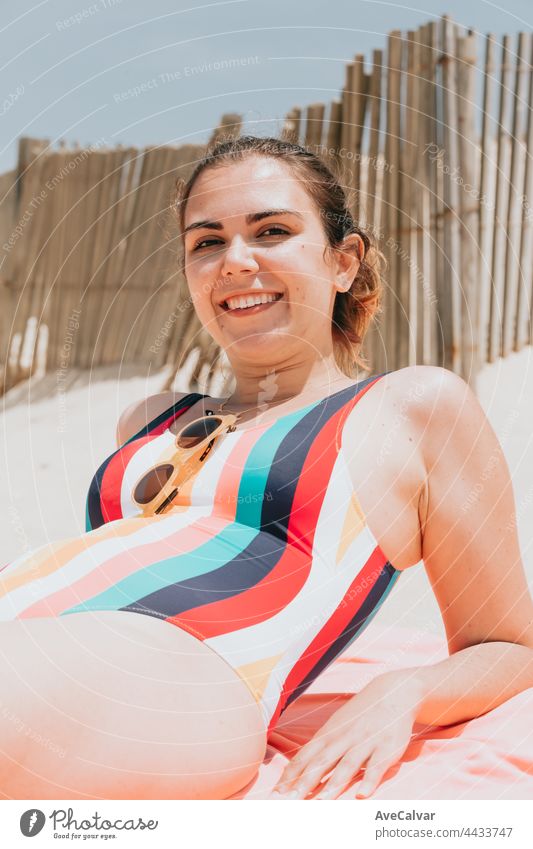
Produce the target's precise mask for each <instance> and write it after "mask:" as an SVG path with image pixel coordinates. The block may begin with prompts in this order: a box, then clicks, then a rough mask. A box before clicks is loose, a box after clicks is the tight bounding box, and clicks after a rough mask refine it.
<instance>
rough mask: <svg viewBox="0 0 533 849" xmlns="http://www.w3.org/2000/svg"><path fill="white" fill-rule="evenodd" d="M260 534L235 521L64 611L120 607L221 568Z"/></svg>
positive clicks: (77, 611)
mask: <svg viewBox="0 0 533 849" xmlns="http://www.w3.org/2000/svg"><path fill="white" fill-rule="evenodd" d="M184 530H186V529H184ZM256 536H257V531H256V530H255V528H247V527H245V526H241V525H235V524H232V525H230V526H229V527H227V528H225V529H224V531H222V532H221V533H220V534H218V535H217V536H216V537H213V539H211V540H209V542H206V543H205V544H204V545H201V546H199V547H198V548H196V549H194V550H193V551H190V552H187V553H186V554H179V555H177V556H175V557H168V558H165V559H164V560H158V561H156V562H155V563H151V564H150V566H146V567H145V568H141V569H138V570H137V571H136V572H133V574H131V575H128V576H127V577H126V578H123V579H122V580H121V581H119V582H118V583H117V584H114V586H112V587H109V588H108V589H107V590H104V592H102V593H99V594H98V595H95V596H93V597H92V598H90V599H88V600H87V601H84V602H81V603H80V604H77V605H75V606H74V607H70V608H69V609H68V610H64V611H63V614H67V613H81V612H83V611H85V610H119V609H120V608H121V607H124V606H125V605H126V604H133V603H134V602H136V601H138V600H139V599H140V598H144V596H146V595H149V594H150V593H153V592H156V591H157V590H161V589H164V588H165V587H168V586H169V585H171V584H175V583H178V582H179V581H187V580H188V579H189V578H197V577H198V576H199V575H205V574H206V573H208V572H212V571H213V570H215V569H219V568H220V567H221V566H224V564H225V563H227V562H228V560H232V559H233V558H234V557H236V556H237V554H239V553H240V552H241V551H243V550H244V549H245V548H246V547H247V546H248V545H250V543H251V542H252V541H253V540H254V538H255V537H256Z"/></svg>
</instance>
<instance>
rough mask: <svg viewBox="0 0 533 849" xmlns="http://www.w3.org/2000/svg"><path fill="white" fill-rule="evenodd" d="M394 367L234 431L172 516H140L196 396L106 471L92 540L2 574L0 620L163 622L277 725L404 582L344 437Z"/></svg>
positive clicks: (93, 511) (26, 560)
mask: <svg viewBox="0 0 533 849" xmlns="http://www.w3.org/2000/svg"><path fill="white" fill-rule="evenodd" d="M382 376H383V375H379V376H378V377H372V378H367V379H366V380H363V381H361V382H359V383H358V384H355V385H352V386H349V387H347V388H345V389H341V390H340V391H338V392H335V393H334V394H333V395H330V396H328V397H327V398H325V399H323V400H321V401H317V402H314V403H312V404H310V405H308V406H307V407H304V408H303V409H301V410H297V411H295V412H292V413H289V414H288V415H285V416H281V417H280V418H278V419H277V420H276V421H275V422H274V423H270V424H266V425H255V426H252V427H246V428H245V429H242V430H241V429H239V427H237V429H236V430H235V431H234V432H230V433H225V434H224V435H223V436H222V437H221V438H220V439H218V440H217V441H216V442H215V444H214V446H213V449H212V450H211V453H210V456H209V459H208V460H207V461H206V462H205V464H204V465H203V466H202V468H201V470H200V472H199V473H198V474H197V475H196V477H194V479H192V480H189V481H188V482H186V483H185V484H184V485H183V487H182V488H181V490H180V492H179V494H178V495H177V496H176V498H175V499H174V502H173V504H172V507H171V508H170V509H169V510H168V512H166V513H162V514H159V515H156V516H153V517H148V518H143V517H142V516H141V515H140V511H139V508H138V507H137V506H136V505H135V504H134V502H133V501H132V497H131V492H132V488H133V486H134V485H135V483H136V481H137V480H138V479H139V477H140V476H141V475H142V473H143V471H146V470H147V469H149V468H150V467H152V466H153V465H156V464H157V462H158V459H159V457H160V456H161V454H162V452H163V451H165V449H166V448H167V447H168V446H169V444H170V443H172V442H173V440H174V438H175V437H174V435H173V434H172V432H171V431H170V430H169V427H170V425H171V424H172V423H173V422H174V420H175V419H177V418H178V417H179V416H180V415H181V414H182V413H184V412H185V410H188V409H189V408H190V407H191V406H192V405H193V404H195V403H196V402H197V401H199V400H200V399H201V398H204V397H206V396H205V395H201V394H199V393H192V394H189V395H187V396H185V397H184V398H182V399H181V400H179V401H178V402H177V403H176V404H174V405H173V406H172V407H171V408H170V409H168V410H166V412H164V413H162V414H161V415H159V416H158V417H157V418H156V419H154V420H153V421H151V422H150V423H149V424H148V425H146V426H145V427H144V428H143V429H142V430H140V431H139V432H138V433H137V434H135V435H134V436H132V437H131V439H129V440H128V441H127V442H125V443H124V445H122V446H121V447H120V448H119V449H118V450H117V451H115V452H114V453H113V454H112V455H111V456H110V457H108V458H107V459H106V460H105V462H104V463H103V464H102V465H101V466H100V468H99V469H98V471H97V473H96V475H95V476H94V478H93V480H92V482H91V485H90V488H89V493H88V497H87V515H86V530H87V533H86V534H83V535H82V536H78V537H75V538H72V539H68V540H62V541H61V542H56V543H51V544H47V545H45V546H42V547H41V548H38V549H36V550H34V551H33V552H31V553H30V555H31V556H29V555H28V553H27V552H26V553H25V554H23V555H22V556H21V557H19V558H18V559H17V560H15V561H13V562H12V563H10V564H8V565H7V566H5V567H4V569H3V570H2V571H0V579H1V580H0V619H13V618H28V617H35V616H41V617H42V616H65V615H69V614H73V613H77V612H83V611H93V610H122V611H129V612H133V613H141V614H144V615H148V616H155V617H157V618H159V619H164V620H166V621H167V622H170V623H172V624H173V625H175V626H177V627H179V628H183V629H185V630H186V631H188V632H189V633H190V634H193V635H194V636H196V637H197V638H198V639H199V640H202V641H203V642H204V643H206V644H207V645H208V646H210V647H211V648H212V649H213V651H215V652H216V653H217V654H218V655H220V656H221V657H222V658H223V659H224V660H225V661H226V662H227V663H229V664H230V666H231V667H232V669H233V670H234V671H235V672H237V673H238V674H239V675H240V676H241V677H242V678H243V679H244V681H245V682H246V684H247V686H248V687H249V689H250V690H251V692H252V693H253V695H254V697H255V699H256V701H257V702H258V704H259V707H260V709H261V711H262V714H263V718H264V722H265V726H266V727H268V729H269V730H270V729H271V728H272V727H273V726H274V725H275V724H276V722H277V720H278V718H279V716H280V715H281V713H282V712H283V711H284V710H285V708H286V707H287V706H288V705H289V704H290V703H291V702H292V701H293V700H294V699H295V698H297V696H299V695H300V694H301V693H303V692H304V690H306V688H307V687H309V685H310V684H311V683H312V682H313V681H314V680H315V678H316V677H317V676H318V675H319V674H320V673H321V672H322V670H324V669H326V667H327V666H329V664H331V663H332V661H333V660H334V659H335V658H336V657H337V656H338V655H339V654H340V653H341V652H342V651H343V650H344V649H345V648H346V647H347V646H348V645H349V644H350V643H351V642H352V641H353V640H354V639H355V638H356V637H357V636H358V634H360V633H361V631H362V630H363V629H364V628H365V626H366V625H368V623H369V622H370V620H371V619H372V618H373V616H375V614H376V612H377V610H378V609H379V607H380V606H381V604H382V603H383V601H384V599H385V598H386V596H387V595H388V593H389V592H390V590H391V589H392V587H393V585H394V584H395V582H396V580H397V579H398V577H399V575H400V571H398V570H396V569H395V568H394V567H393V566H392V565H391V564H390V563H389V562H388V561H387V558H386V556H385V555H384V553H383V551H382V550H381V548H380V547H379V545H378V544H377V542H376V539H375V538H374V536H373V535H372V533H371V531H370V529H369V528H368V526H367V524H366V522H365V517H364V515H363V513H362V511H361V508H360V506H359V502H358V499H357V496H356V494H355V493H354V491H353V486H352V483H351V479H350V473H349V469H348V466H347V461H346V458H345V456H344V453H343V449H342V445H341V438H342V430H343V426H344V423H345V420H346V417H347V415H348V414H349V412H350V411H351V410H352V409H353V407H354V406H355V404H356V403H357V402H358V400H359V399H360V398H361V397H362V396H363V395H364V393H365V392H366V391H367V390H368V389H369V388H370V387H371V386H372V385H373V384H374V383H375V382H377V381H378V380H379V379H380V378H381V377H382ZM200 414H201V413H200V411H199V415H200Z"/></svg>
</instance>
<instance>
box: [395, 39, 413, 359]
mask: <svg viewBox="0 0 533 849" xmlns="http://www.w3.org/2000/svg"><path fill="white" fill-rule="evenodd" d="M414 42H415V33H414V31H413V30H409V31H408V32H407V37H406V38H405V39H404V40H403V42H402V66H403V68H404V71H405V73H404V74H403V79H402V86H401V89H400V97H401V106H400V109H401V113H402V129H401V145H400V194H399V198H398V225H399V230H398V233H397V234H396V249H397V253H398V276H397V293H396V295H397V313H396V361H395V368H404V367H405V366H408V365H412V364H413V363H414V360H415V357H416V353H415V354H413V339H414V340H415V341H416V329H417V328H416V325H417V322H416V311H415V310H416V291H415V290H414V286H413V276H414V275H413V268H416V253H415V251H416V241H415V227H416V220H415V216H414V202H415V191H416V189H415V186H414V185H413V179H414V174H415V166H416V152H417V138H416V135H415V133H416V104H415V102H414V99H413V95H414V92H415V84H416V83H415V70H414V63H415V43H414Z"/></svg>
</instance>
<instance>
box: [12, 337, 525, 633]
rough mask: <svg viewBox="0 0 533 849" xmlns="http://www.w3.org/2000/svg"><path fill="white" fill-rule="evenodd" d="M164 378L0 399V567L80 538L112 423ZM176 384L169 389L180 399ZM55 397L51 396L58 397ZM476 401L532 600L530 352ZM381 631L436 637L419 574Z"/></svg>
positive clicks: (487, 381) (18, 392)
mask: <svg viewBox="0 0 533 849" xmlns="http://www.w3.org/2000/svg"><path fill="white" fill-rule="evenodd" d="M165 377H166V372H164V371H161V372H159V373H157V374H153V375H150V376H149V377H145V376H144V375H142V374H139V372H138V371H136V370H135V369H134V368H133V367H124V366H122V367H121V368H120V369H119V368H111V367H109V368H106V369H95V370H93V371H92V372H91V373H90V374H89V373H86V372H76V371H74V370H71V371H70V372H69V378H68V379H69V386H68V387H67V386H65V385H63V384H58V381H57V377H56V375H55V374H51V375H47V376H46V377H44V378H41V379H40V380H34V381H32V382H26V383H24V384H21V385H20V386H19V387H15V388H14V389H12V390H11V391H10V392H9V393H8V394H7V395H6V396H5V397H4V398H3V399H1V405H2V406H1V410H2V412H1V413H0V415H1V418H2V423H3V439H2V465H1V469H2V476H1V480H2V487H1V489H0V539H1V541H2V550H1V552H0V566H2V565H3V564H4V563H9V562H11V561H12V560H14V559H15V558H16V557H18V556H19V555H20V554H22V553H24V552H26V551H28V550H30V549H32V548H36V547H37V546H39V545H42V544H44V543H45V542H49V541H53V540H60V539H64V538H66V537H69V536H75V535H78V534H82V533H84V532H85V498H86V492H87V488H88V485H89V482H90V480H91V478H92V475H93V474H94V472H95V470H96V469H97V468H98V466H99V465H100V463H101V462H102V461H103V460H104V459H105V458H106V457H107V456H108V455H109V454H110V453H111V452H112V451H113V450H114V448H115V447H116V445H115V427H116V422H117V420H118V417H119V415H120V413H121V412H122V411H123V410H124V408H125V407H126V406H128V404H130V403H131V402H132V401H133V400H135V399H141V398H144V397H146V396H147V395H151V394H153V393H155V392H158V391H159V390H160V389H161V387H162V385H163V382H164V380H165ZM185 388H186V385H185V384H184V386H183V387H182V386H180V385H179V381H177V382H176V384H175V389H176V390H180V389H183V390H184V389H185ZM58 389H59V390H60V391H59V393H58ZM478 395H479V398H480V401H481V403H482V405H483V407H484V409H485V412H486V414H487V416H488V417H489V420H490V421H491V423H492V425H493V427H494V429H495V431H496V433H497V434H498V436H499V438H500V440H501V442H502V446H503V449H504V453H505V455H506V458H507V461H508V463H509V467H510V471H511V475H512V479H513V485H514V491H515V500H516V508H517V518H518V527H519V536H520V541H521V547H522V553H523V558H524V564H525V567H526V571H527V574H528V578H529V584H530V587H531V588H532V590H533V439H532V430H533V428H532V422H533V348H527V349H525V350H524V351H522V352H520V354H512V355H511V356H509V357H508V358H506V359H505V360H499V361H498V362H497V363H495V364H494V365H491V366H487V367H486V368H485V369H484V371H483V373H482V375H481V378H480V382H479V388H478ZM388 622H396V623H398V624H401V625H403V626H407V627H408V626H410V625H417V627H418V628H419V629H421V633H423V631H424V630H428V631H431V632H432V633H442V634H444V629H443V627H442V621H441V618H440V612H439V608H438V606H437V602H436V600H435V598H434V596H433V592H432V589H431V586H430V584H429V581H428V579H427V577H426V574H425V571H424V568H423V565H422V564H419V565H418V566H415V567H413V568H412V569H410V570H408V571H407V572H405V573H404V574H403V575H401V576H400V580H399V583H398V584H397V585H396V586H395V587H394V589H393V591H392V593H391V595H390V596H389V598H388V599H387V600H386V601H385V603H384V605H383V608H382V609H381V610H380V612H379V614H378V615H377V616H376V618H375V620H374V622H372V624H371V625H370V626H369V631H370V629H371V628H375V627H378V628H382V627H383V626H384V625H386V623H388Z"/></svg>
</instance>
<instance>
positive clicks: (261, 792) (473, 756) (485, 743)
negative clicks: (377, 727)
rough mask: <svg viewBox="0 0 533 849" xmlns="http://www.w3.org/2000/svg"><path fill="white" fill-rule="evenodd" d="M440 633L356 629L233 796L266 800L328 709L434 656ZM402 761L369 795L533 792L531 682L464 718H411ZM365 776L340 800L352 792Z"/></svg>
mask: <svg viewBox="0 0 533 849" xmlns="http://www.w3.org/2000/svg"><path fill="white" fill-rule="evenodd" d="M447 656H448V651H447V646H446V643H445V641H444V640H443V639H442V638H441V637H437V636H435V635H434V634H431V633H428V632H427V631H416V630H413V629H407V628H402V627H399V626H395V627H394V628H388V629H386V631H384V632H383V633H380V632H379V631H378V629H376V628H372V629H370V628H369V629H368V631H366V632H364V633H363V634H361V635H360V637H359V638H358V639H357V640H356V641H355V643H354V644H353V645H352V646H351V647H350V648H348V649H347V650H346V652H345V653H344V654H343V655H342V656H341V657H340V658H338V659H337V660H336V661H335V662H334V663H333V664H332V665H331V666H330V667H329V668H328V669H326V670H325V672H324V673H323V674H322V675H321V676H320V677H319V678H318V679H317V680H316V681H315V682H314V683H313V684H312V686H311V687H310V688H309V689H308V690H307V691H306V692H305V693H304V694H303V695H302V696H301V697H300V698H299V699H296V701H294V702H293V703H292V704H291V705H290V707H288V708H287V710H286V711H285V712H284V714H283V715H282V717H281V719H280V721H279V722H278V724H277V726H276V727H275V728H274V729H273V730H272V732H271V733H270V735H269V738H268V746H267V752H266V756H265V759H264V761H263V764H262V765H261V767H260V769H259V771H258V774H257V776H256V777H255V779H254V780H253V781H251V782H250V783H249V784H248V785H247V786H246V787H245V788H244V789H243V790H241V791H240V792H239V793H236V794H235V795H234V796H232V797H231V798H232V799H265V798H267V797H268V795H269V793H270V791H271V790H272V788H273V787H274V785H275V784H276V782H277V780H278V778H279V777H280V775H281V773H282V771H283V768H284V766H285V764H286V763H287V762H288V760H290V758H291V757H293V756H294V755H295V754H296V752H297V751H298V749H299V748H300V747H301V746H302V745H304V744H305V743H306V742H307V741H308V740H309V739H310V738H311V737H312V736H313V735H314V734H315V733H316V731H317V730H318V729H319V728H320V727H321V726H322V725H323V724H324V723H325V722H326V720H327V719H328V718H329V716H331V714H332V713H333V712H335V711H336V710H338V708H340V707H341V706H342V704H343V703H344V702H345V701H346V700H347V699H349V698H351V695H352V694H353V693H357V692H359V690H360V689H362V688H363V687H364V686H365V685H366V684H367V683H368V682H369V681H370V680H372V678H374V677H375V676H376V675H379V674H381V673H383V672H385V671H387V670H389V669H398V668H402V667H412V666H422V665H424V664H429V663H438V662H439V661H440V660H443V659H444V658H446V657H447ZM413 735H414V736H413V738H412V740H411V743H410V744H409V746H408V748H407V750H406V751H405V753H404V755H403V757H402V759H401V761H399V762H398V763H397V764H395V765H394V766H393V767H391V768H390V769H389V770H388V771H387V772H386V774H385V775H384V777H383V779H382V780H381V783H380V785H379V787H378V788H377V790H375V792H374V793H373V795H372V796H371V797H370V798H372V799H415V800H416V799H533V688H531V689H529V690H525V691H524V692H522V693H519V694H518V695H517V696H514V698H512V699H509V700H508V701H507V702H504V703H503V704H502V705H500V706H499V707H497V708H495V709H494V710H492V711H489V713H486V714H484V715H483V716H480V717H478V718H476V719H471V720H469V721H468V722H462V723H458V724H457V725H448V726H445V727H433V726H424V725H419V724H416V725H415V726H414V729H413ZM361 779H362V775H361V774H359V775H358V776H356V777H355V778H354V780H353V781H352V783H351V784H350V786H349V788H348V789H347V790H346V791H345V792H344V793H343V794H342V796H340V797H339V798H341V799H355V796H356V793H357V788H358V786H359V785H360V783H361Z"/></svg>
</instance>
